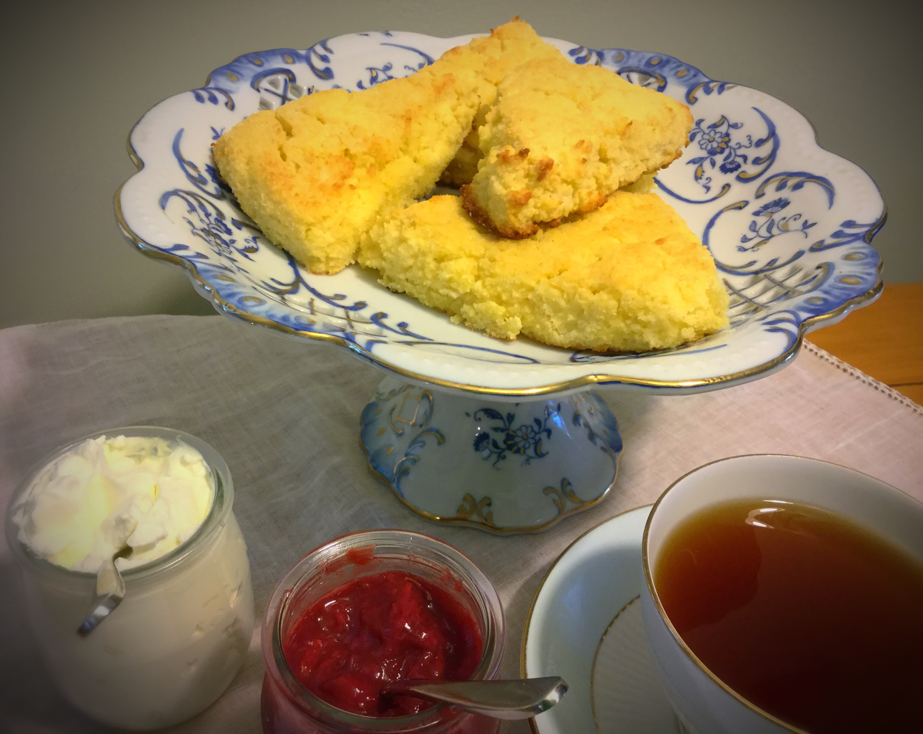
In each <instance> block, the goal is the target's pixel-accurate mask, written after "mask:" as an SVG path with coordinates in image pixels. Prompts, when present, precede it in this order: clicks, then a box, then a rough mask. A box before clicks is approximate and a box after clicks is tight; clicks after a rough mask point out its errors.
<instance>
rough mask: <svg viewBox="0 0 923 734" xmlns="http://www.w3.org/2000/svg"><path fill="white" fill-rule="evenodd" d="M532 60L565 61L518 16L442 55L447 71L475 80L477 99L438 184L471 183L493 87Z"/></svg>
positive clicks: (491, 99)
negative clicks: (480, 130)
mask: <svg viewBox="0 0 923 734" xmlns="http://www.w3.org/2000/svg"><path fill="white" fill-rule="evenodd" d="M534 59H559V60H562V61H564V60H566V59H565V57H564V55H563V54H562V53H561V52H560V51H559V50H558V49H556V48H555V47H554V46H552V45H551V44H549V43H546V42H545V41H544V40H542V38H541V37H540V36H539V35H538V34H537V33H536V32H535V30H534V29H533V28H532V26H530V25H529V24H528V23H525V22H523V21H521V20H519V18H518V17H517V18H513V20H511V21H510V22H509V23H506V24H504V25H502V26H499V27H498V28H495V29H492V30H491V31H490V35H487V36H479V37H478V38H475V39H473V40H471V41H470V42H469V43H467V44H466V45H465V46H459V47H457V48H454V49H450V50H449V51H446V53H445V54H443V55H442V57H441V58H440V62H443V63H445V64H446V65H447V68H448V69H449V70H454V69H463V70H466V71H468V72H470V73H472V74H473V75H474V76H475V77H476V78H477V79H478V96H479V98H480V102H479V105H478V111H477V114H476V115H475V117H474V120H473V122H472V125H471V129H470V130H469V131H468V134H467V136H466V137H465V140H464V142H463V143H462V146H461V148H459V150H458V153H456V155H455V158H453V159H452V161H451V163H449V165H448V166H447V167H446V169H445V171H443V173H442V176H441V177H440V179H439V180H440V183H443V184H446V185H447V186H456V187H457V186H462V185H463V184H467V183H471V180H472V179H473V178H474V174H475V173H477V169H478V162H479V161H480V160H481V158H482V157H483V154H482V153H481V149H480V147H479V144H478V128H480V127H481V126H482V125H483V124H484V123H485V121H486V119H487V112H488V110H489V109H490V107H491V105H493V103H494V100H495V99H496V97H497V87H498V86H499V84H500V82H502V81H503V79H504V77H506V75H507V74H508V73H509V71H510V70H511V69H512V68H513V67H515V66H518V65H520V64H522V63H525V62H526V61H531V60H534Z"/></svg>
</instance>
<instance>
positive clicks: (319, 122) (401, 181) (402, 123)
mask: <svg viewBox="0 0 923 734" xmlns="http://www.w3.org/2000/svg"><path fill="white" fill-rule="evenodd" d="M447 66H448V65H447V64H440V62H439V61H437V62H436V63H435V64H432V65H430V66H427V67H425V68H423V69H421V70H420V71H418V72H416V73H415V74H413V75H411V76H409V77H406V78H403V79H394V80H389V81H386V82H383V83H381V84H378V85H376V86H374V87H371V88H370V89H367V90H363V91H360V92H352V93H349V92H347V91H345V90H342V89H331V90H326V91H321V92H317V93H315V94H311V95H309V96H307V97H302V98H300V99H298V100H295V101H293V102H289V103H288V104H285V105H283V106H282V107H280V108H278V109H276V110H268V111H263V112H257V113H255V114H253V115H251V116H249V117H247V118H246V119H245V120H243V121H241V122H240V123H238V124H237V125H235V126H234V127H233V128H231V130H229V131H228V132H226V133H225V134H224V135H222V136H221V138H219V139H218V141H217V142H216V143H215V145H214V156H215V163H216V164H217V167H218V170H219V171H220V173H221V175H222V177H223V178H224V180H225V181H226V182H227V183H228V185H230V187H231V190H232V191H233V192H234V195H235V196H236V197H237V200H238V202H239V204H240V206H241V208H242V209H243V210H244V211H245V212H246V213H247V214H248V215H249V216H250V217H251V218H252V219H253V221H254V222H256V224H257V225H259V227H260V228H261V229H262V230H263V233H264V234H265V235H266V236H267V237H268V238H269V239H270V240H271V241H272V242H274V243H275V244H277V245H280V246H282V247H283V248H285V249H286V250H288V251H289V252H290V253H291V254H292V255H293V256H294V257H295V259H297V260H298V261H299V262H300V263H301V264H302V265H304V266H305V267H306V268H307V269H308V270H310V271H311V272H313V273H327V274H329V273H336V272H338V271H340V270H342V269H343V268H344V267H346V266H347V265H349V264H350V263H352V262H354V261H355V255H356V250H357V249H358V246H359V241H360V239H361V238H362V237H363V236H364V235H365V234H366V233H367V231H368V230H369V228H370V227H371V226H372V224H373V223H374V222H375V219H376V217H377V216H378V215H379V214H380V212H382V211H383V210H386V209H390V208H392V207H395V206H403V205H406V204H409V203H410V202H412V201H413V200H414V199H416V198H419V197H420V196H423V195H424V194H426V193H427V192H428V191H429V190H430V189H431V188H432V187H433V185H434V184H435V183H436V180H437V179H438V178H439V175H440V174H441V173H442V171H443V170H444V169H445V167H446V165H448V163H449V161H451V160H452V158H453V157H454V156H455V153H456V151H457V150H458V148H459V146H460V145H461V142H462V139H463V138H464V137H465V135H467V134H468V132H469V131H470V129H471V124H472V120H473V118H474V115H475V112H476V111H477V109H478V105H479V100H480V97H479V93H478V89H479V82H478V80H477V79H475V78H474V77H473V75H472V74H471V73H470V72H468V71H466V70H465V69H464V68H457V69H455V70H454V72H449V71H448V68H447Z"/></svg>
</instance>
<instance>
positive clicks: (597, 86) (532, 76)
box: [462, 57, 692, 237]
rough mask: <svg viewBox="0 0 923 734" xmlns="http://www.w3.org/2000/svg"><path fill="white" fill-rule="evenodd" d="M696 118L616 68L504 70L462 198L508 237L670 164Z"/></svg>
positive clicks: (595, 202)
mask: <svg viewBox="0 0 923 734" xmlns="http://www.w3.org/2000/svg"><path fill="white" fill-rule="evenodd" d="M691 128H692V115H691V114H690V112H689V108H688V107H686V105H684V104H682V103H680V102H677V101H675V100H673V99H671V98H669V97H667V96H666V95H665V94H662V93H660V92H656V91H654V90H652V89H646V88H644V87H639V86H636V85H634V84H631V83H630V82H627V81H625V80H624V79H622V78H621V77H620V76H619V75H618V74H616V73H615V72H613V71H610V70H609V69H604V68H602V67H598V66H580V65H577V64H572V63H570V62H569V61H567V60H566V59H564V58H563V57H561V58H557V59H556V58H544V59H537V60H532V61H529V62H527V63H525V64H521V65H519V66H517V67H515V68H513V69H511V70H510V71H509V73H508V74H507V75H506V77H505V78H504V80H503V81H502V83H501V84H500V86H499V88H498V93H497V99H496V102H495V104H494V106H493V107H491V109H490V111H489V112H488V113H487V118H486V122H485V124H484V125H482V126H481V127H480V129H479V131H478V132H479V144H480V148H481V151H482V153H483V154H484V157H483V159H482V160H481V161H480V163H479V165H478V171H477V174H476V175H475V177H474V179H473V181H472V182H471V184H469V185H467V186H465V187H463V188H462V198H463V201H464V204H465V208H466V209H467V210H468V212H469V213H470V214H471V215H472V216H473V217H474V218H475V219H477V220H478V221H479V222H480V223H481V224H484V225H485V226H489V227H492V228H493V229H495V230H496V231H497V232H499V233H500V234H502V235H504V236H505V237H527V236H529V235H531V234H534V233H535V232H536V231H538V229H539V227H540V226H542V225H544V226H556V225H557V224H558V223H559V222H560V220H561V219H563V218H564V217H567V216H570V215H572V214H579V213H585V212H588V211H592V210H593V209H596V208H598V207H600V206H602V204H603V203H604V202H605V201H606V197H607V196H609V195H610V194H611V193H612V192H614V191H615V190H617V189H618V188H620V187H622V186H625V185H627V184H630V183H632V182H634V181H636V180H637V179H638V178H639V177H640V176H642V175H643V174H645V173H650V172H653V171H656V170H658V169H660V168H662V167H664V166H666V165H668V164H669V163H670V162H672V161H673V160H675V159H676V158H678V157H679V156H680V155H681V153H682V150H683V148H684V147H685V146H686V145H687V144H688V142H689V131H690V130H691Z"/></svg>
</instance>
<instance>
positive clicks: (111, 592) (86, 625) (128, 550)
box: [77, 545, 134, 637]
mask: <svg viewBox="0 0 923 734" xmlns="http://www.w3.org/2000/svg"><path fill="white" fill-rule="evenodd" d="M133 550H134V548H132V547H131V546H129V545H126V546H123V547H122V548H119V549H118V550H117V551H116V552H115V553H113V554H112V558H107V559H106V560H105V561H103V562H102V564H100V567H99V571H98V572H97V573H96V591H95V593H94V594H93V600H92V601H91V602H90V608H89V609H88V610H87V616H86V617H85V618H84V620H83V623H82V624H81V625H80V626H79V627H78V628H77V634H78V635H80V636H81V637H86V636H87V635H88V634H90V633H91V632H92V631H93V630H95V629H96V628H97V627H98V626H99V624H100V622H102V621H103V620H104V619H105V618H106V617H108V616H109V615H110V614H111V613H112V610H114V609H115V608H116V607H117V606H118V605H119V604H121V603H122V599H124V598H125V579H123V578H122V574H121V573H119V568H118V566H116V565H115V561H116V559H118V558H127V557H128V556H130V555H131V554H132V551H133Z"/></svg>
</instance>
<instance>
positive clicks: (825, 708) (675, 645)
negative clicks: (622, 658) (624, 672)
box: [641, 455, 923, 734]
mask: <svg viewBox="0 0 923 734" xmlns="http://www.w3.org/2000/svg"><path fill="white" fill-rule="evenodd" d="M642 563H643V567H644V576H645V584H644V585H643V586H642V592H641V596H642V604H643V614H644V624H645V629H646V631H647V635H648V638H649V641H650V645H651V650H652V653H653V659H654V664H655V667H656V669H657V674H658V676H659V677H660V680H661V683H662V684H663V687H664V690H665V691H666V693H667V696H668V697H669V699H670V701H671V702H672V704H673V707H674V709H675V710H676V712H677V715H678V716H679V718H680V721H681V723H682V724H683V726H684V727H685V729H686V730H687V731H688V732H690V734H694V733H695V734H721V733H725V732H726V733H727V734H738V733H739V732H747V734H777V733H778V732H801V731H811V732H826V731H836V732H844V731H911V730H916V728H915V727H919V724H920V718H919V712H918V711H915V710H914V708H915V706H914V704H913V701H914V700H915V694H914V693H913V691H917V692H919V690H920V689H921V685H923V669H921V666H920V664H919V661H920V660H921V659H923V630H921V627H923V626H921V625H920V624H919V621H920V619H923V504H921V503H920V502H918V501H916V500H915V499H913V498H911V497H910V496H908V495H906V494H904V493H903V492H901V491H899V490H897V489H895V488H894V487H891V486H890V485H887V484H885V483H883V482H880V481H878V480H876V479H873V478H872V477H869V476H866V475H864V474H861V473H859V472H856V471H853V470H850V469H846V468H844V467H841V466H837V465H835V464H830V463H826V462H822V461H816V460H812V459H804V458H799V457H794V456H778V455H754V456H739V457H734V458H729V459H724V460H721V461H716V462H714V463H711V464H707V465H705V466H703V467H700V468H699V469H696V470H695V471H693V472H691V473H689V474H687V475H685V476H684V477H682V478H680V479H679V480H678V481H676V482H675V483H674V484H673V485H672V486H671V487H670V488H669V489H667V491H665V492H664V493H663V495H661V497H660V499H659V500H658V501H657V503H656V504H655V505H654V508H653V510H652V511H651V514H650V516H649V518H648V521H647V525H646V527H645V530H644V538H643V542H642Z"/></svg>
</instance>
